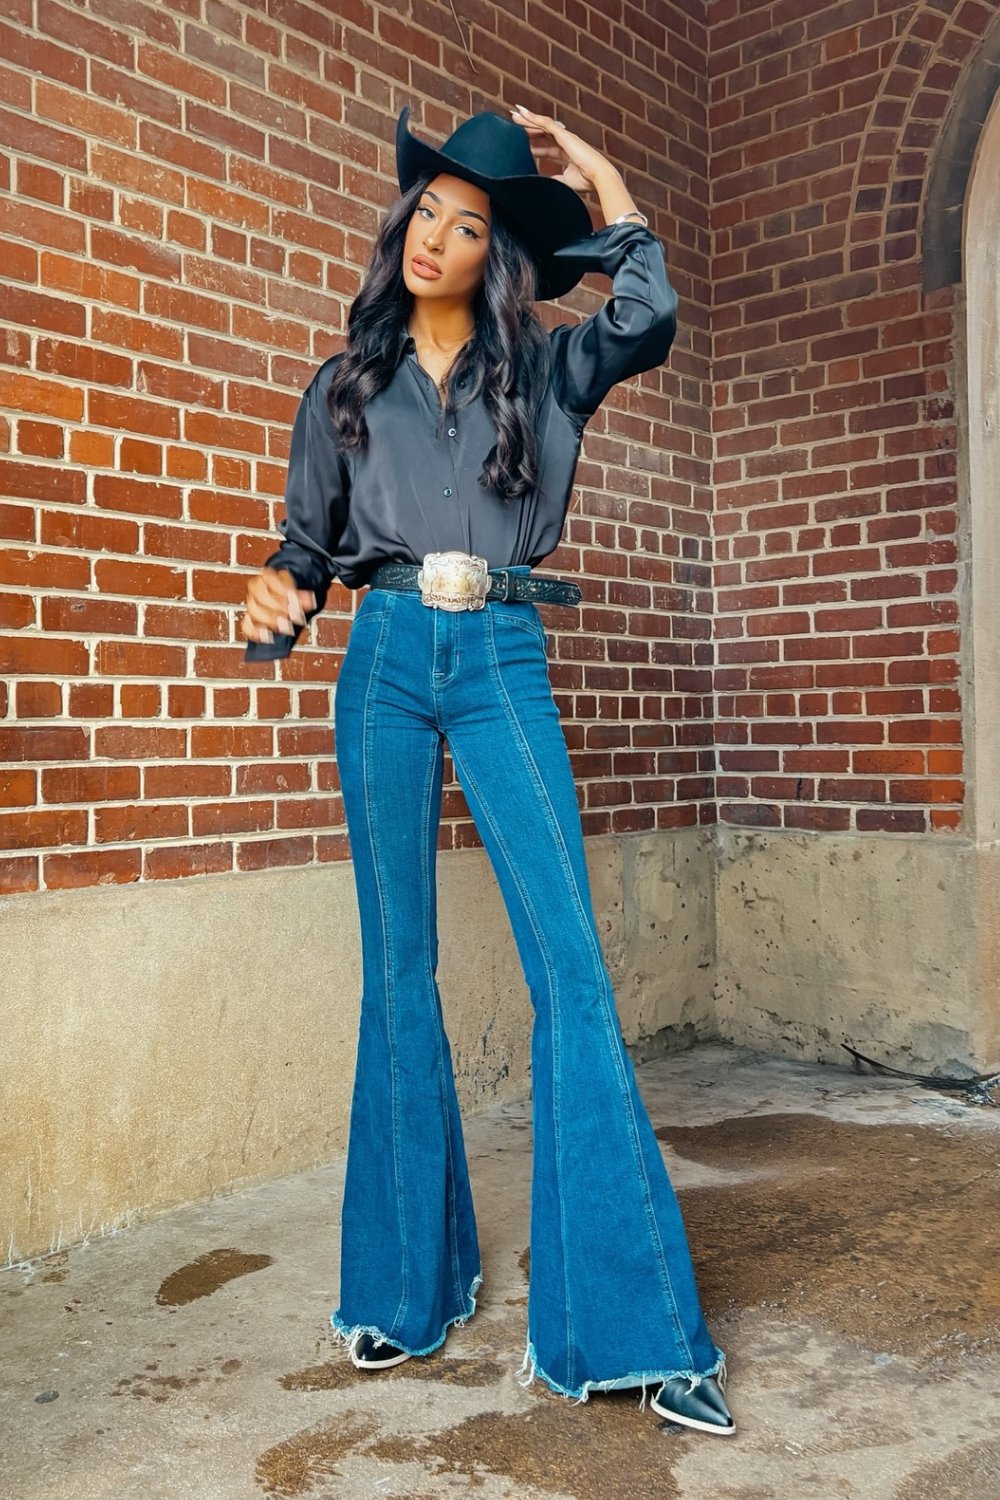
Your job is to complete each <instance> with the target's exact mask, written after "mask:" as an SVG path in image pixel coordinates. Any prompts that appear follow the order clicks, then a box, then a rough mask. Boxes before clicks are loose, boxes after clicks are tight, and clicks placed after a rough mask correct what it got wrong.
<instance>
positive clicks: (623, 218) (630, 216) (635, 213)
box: [608, 208, 649, 229]
mask: <svg viewBox="0 0 1000 1500" xmlns="http://www.w3.org/2000/svg"><path fill="white" fill-rule="evenodd" d="M633 220H638V222H639V223H640V224H642V225H644V226H645V228H647V229H648V228H649V220H648V219H647V218H646V215H645V214H641V213H640V212H639V210H638V209H637V208H632V209H629V211H628V213H627V214H619V215H618V217H617V219H612V220H611V223H610V224H609V225H608V228H609V229H610V228H611V227H612V226H613V225H615V224H630V223H632V221H633Z"/></svg>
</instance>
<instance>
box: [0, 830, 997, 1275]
mask: <svg viewBox="0 0 1000 1500" xmlns="http://www.w3.org/2000/svg"><path fill="white" fill-rule="evenodd" d="M587 860H588V869H589V873H590V880H591V893H592V897H593V903H594V910H595V912H596V913H597V917H598V927H599V931H600V936H601V943H602V947H603V950H604V954H605V958H606V960H607V963H608V968H609V971H610V973H611V977H612V980H613V981H614V986H615V994H616V998H617V1003H618V1009H619V1014H620V1017H621V1022H622V1031H623V1033H624V1036H625V1039H626V1041H627V1042H628V1043H629V1045H630V1050H631V1051H632V1054H633V1056H634V1057H635V1059H636V1060H637V1061H646V1060H648V1059H649V1058H652V1057H655V1056H660V1055H662V1054H663V1053H664V1052H668V1051H675V1050H677V1049H679V1048H684V1047H689V1046H691V1045H693V1044H694V1043H695V1042H696V1041H700V1040H706V1039H712V1038H715V1039H721V1040H726V1041H730V1042H734V1043H737V1044H740V1045H744V1046H752V1047H757V1048H760V1049H761V1050H763V1051H766V1052H769V1053H775V1054H780V1055H784V1056H790V1057H796V1058H801V1059H805V1060H810V1061H816V1062H824V1063H831V1064H833V1065H835V1066H841V1067H848V1066H850V1057H849V1054H848V1053H847V1052H846V1051H845V1050H844V1048H843V1046H842V1045H841V1044H842V1042H844V1041H848V1042H850V1043H851V1045H853V1046H855V1047H857V1048H858V1049H859V1050H860V1051H861V1052H864V1053H866V1054H867V1055H869V1056H872V1057H874V1058H876V1059H878V1060H879V1061H881V1062H885V1063H888V1064H889V1065H890V1066H893V1067H901V1068H907V1069H912V1070H913V1071H917V1072H923V1073H933V1072H940V1073H958V1074H960V1075H967V1074H969V1073H973V1072H987V1071H989V1070H990V1069H991V1068H995V1067H997V1066H998V1065H1000V1004H998V990H1000V848H997V847H996V846H992V847H989V848H986V849H984V848H977V847H976V846H975V845H974V844H972V843H971V842H967V841H962V840H960V839H955V838H947V839H945V838H942V837H940V836H938V837H933V838H926V839H921V838H915V837H910V836H907V837H905V838H901V837H898V836H892V835H883V836H879V837H873V838H867V839H866V838H859V837H857V836H852V837H839V836H835V835H830V834H822V835H818V834H791V833H765V832H753V833H750V832H744V831H740V830H734V829H730V828H717V829H683V830H678V831H676V832H673V833H669V834H667V833H663V834H652V835H646V834H643V835H628V836H624V837H617V838H616V837H611V838H592V839H588V840H587ZM438 884H439V910H440V919H439V927H440V949H441V959H440V964H439V970H438V979H439V984H440V989H441V996H442V1004H443V1007H444V1011H445V1018H446V1024H447V1028H448V1034H449V1038H450V1041H451V1045H452V1056H453V1062H454V1067H455V1076H456V1081H457V1085H458V1090H459V1097H460V1100H461V1103H462V1107H463V1109H464V1110H467V1111H469V1112H475V1111H478V1110H480V1109H484V1108H488V1107H489V1106H490V1105H493V1104H496V1103H499V1102H503V1101H505V1100H510V1099H515V1098H519V1097H523V1096H524V1094H525V1093H526V1092H527V1090H528V1088H529V1086H530V1071H529V1070H530V1036H531V1005H530V1001H529V997H528V994H527V990H526V987H525V984H524V981H523V977H522V973H521V967H520V962H519V959H518V956H517V952H516V949H515V946H514V942H513V938H512V936H511V931H510V926H509V923H508V920H507V915H506V912H505V910H504V907H503V903H502V900H501V897H500V893H499V890H498V887H497V885H496V882H495V880H494V877H493V874H492V870H491V869H490V866H489V863H488V860H487V858H486V855H485V854H484V852H483V851H482V850H475V849H470V850H464V851H459V852H453V853H452V852H449V853H442V855H441V856H440V858H439V861H438ZM0 920H2V923H3V930H4V935H5V959H6V964H5V971H6V975H7V986H6V988H7V995H6V1007H5V1009H6V1014H5V1024H4V1027H3V1030H2V1033H0V1110H2V1126H3V1128H2V1130H0V1231H2V1234H3V1242H2V1245H0V1261H3V1260H6V1261H7V1262H12V1261H18V1260H21V1259H24V1258H27V1257H29V1256H34V1255H39V1254H43V1253H45V1252H48V1251H51V1250H57V1249H60V1248H62V1247H63V1246H65V1245H68V1244H73V1243H79V1242H80V1241H83V1240H86V1239H87V1238H89V1237H91V1236H97V1235H100V1234H103V1233H107V1232H109V1231H111V1230H114V1229H117V1228H121V1227H124V1226H126V1225H128V1224H130V1223H131V1222H133V1221H134V1220H136V1219H137V1218H138V1217H144V1216H146V1215H148V1214H150V1213H152V1212H155V1211H157V1210H160V1209H164V1208H167V1207H170V1206H173V1205H176V1204H178V1203H182V1202H185V1201H189V1200H191V1199H196V1198H203V1197H208V1196H211V1195H212V1194H214V1193H217V1192H221V1191H226V1190H229V1189H232V1188H233V1187H236V1186H238V1185H241V1184H245V1183H249V1182H253V1181H257V1180H260V1179H264V1178H269V1177H277V1176H280V1175H282V1174H284V1173H288V1172H293V1171H298V1170H302V1169H305V1168H308V1167H311V1166H314V1165H316V1164H317V1163H320V1162H324V1161H327V1160H329V1159H330V1157H332V1156H333V1155H334V1154H335V1153H336V1152H338V1151H340V1150H341V1149H342V1148H343V1146H344V1144H345V1140H346V1129H347V1119H348V1111H349V1106H350V1094H351V1084H352V1079H353V1072H354V1056H355V1041H356V1033H357V1015H358V1004H359V999H360V973H361V953H360V934H359V930H358V921H357V909H356V898H355V892H354V880H353V874H352V870H351V866H350V865H349V864H331V865H327V866H324V867H321V868H310V869H304V870H280V871H265V872H261V873H259V874H252V875H245V876H241V877H240V879H239V880H233V879H232V878H230V877H221V876H220V877H206V878H203V879H196V880H180V881H175V882H167V881H156V882H150V883H149V884H139V885H130V886H112V887H107V888H105V889H99V890H95V889H87V890H83V891H77V892H74V891H62V892H51V893H47V894H42V895H30V896H18V897H10V898H7V899H6V900H4V901H3V902H0Z"/></svg>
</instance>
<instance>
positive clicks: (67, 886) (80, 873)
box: [42, 849, 142, 891]
mask: <svg viewBox="0 0 1000 1500" xmlns="http://www.w3.org/2000/svg"><path fill="white" fill-rule="evenodd" d="M42 872H43V883H44V886H45V889H46V890H50V891H64V890H73V889H77V888H79V887H81V886H92V885H127V884H128V883H129V882H131V881H133V880H138V879H139V878H140V875H141V872H142V852H141V850H139V849H87V850H85V851H81V852H80V853H77V854H47V855H44V856H43V859H42Z"/></svg>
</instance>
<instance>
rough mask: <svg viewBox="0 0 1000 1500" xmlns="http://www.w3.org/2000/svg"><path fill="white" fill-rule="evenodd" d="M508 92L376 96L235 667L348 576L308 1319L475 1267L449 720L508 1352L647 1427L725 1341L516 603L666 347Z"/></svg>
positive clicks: (654, 275) (700, 1390) (720, 1420)
mask: <svg viewBox="0 0 1000 1500" xmlns="http://www.w3.org/2000/svg"><path fill="white" fill-rule="evenodd" d="M512 113H513V119H512V120H506V119H503V118H501V117H500V116H497V115H494V114H485V113H484V114H477V115H473V116H472V117H471V118H470V119H469V120H466V121H465V122H464V123H463V124H462V125H461V126H460V127H459V129H458V130H456V131H455V133H454V134H453V135H452V136H451V137H450V138H449V140H448V141H446V142H445V144H444V146H443V147H442V148H441V149H440V150H435V149H433V148H432V147H430V146H429V145H427V144H426V143H425V142H423V141H420V140H419V139H418V138H417V137H415V136H414V135H413V134H412V133H411V132H410V130H409V126H408V111H407V110H404V111H403V113H402V115H401V116H400V120H399V125H398V129H397V140H396V156H397V171H398V176H399V183H400V189H401V193H402V196H401V197H400V198H399V200H398V201H397V202H396V203H395V205H394V206H393V207H392V208H391V209H390V210H389V211H388V213H387V214H386V216H385V219H384V220H383V222H382V224H381V226H380V228H379V231H378V235H377V238H376V243H375V247H374V252H373V256H372V261H371V266H370V268H369V272H368V276H367V278H366V280H365V283H364V286H363V287H362V290H361V292H360V293H359V295H358V297H357V298H356V300H355V302H354V304H353V306H352V308H351V312H350V317H349V325H348V327H349V333H348V344H347V348H346V350H345V351H344V352H343V353H342V354H339V355H335V356H334V357H333V358H332V359H329V360H327V361H326V363H325V364H324V365H323V366H322V367H321V369H320V370H319V371H318V372H317V374H316V376H315V378H314V379H313V381H312V383H311V384H310V386H309V388H308V390H307V391H306V393H305V395H304V396H303V398H302V402H301V405H300V407H299V411H298V414H297V417H296V421H295V425H294V429H293V435H292V446H291V455H290V460H289V470H288V484H287V490H286V511H287V514H286V519H285V520H284V521H283V522H282V523H281V526H280V529H281V531H282V533H283V535H284V541H283V542H282V545H281V547H280V548H279V549H278V551H277V552H276V553H275V554H274V555H273V556H272V557H270V558H268V560H267V563H266V564H265V566H264V567H263V568H262V570H261V571H260V573H259V574H258V575H257V576H256V577H254V578H252V579H251V580H250V584H249V587H248V592H247V603H246V613H245V615H244V617H243V621H242V633H243V635H244V636H245V638H246V639H247V641H248V642H249V644H248V646H247V648H246V657H247V660H250V661H261V660H269V659H272V658H275V657H282V656H286V655H287V654H288V652H289V651H290V650H291V648H292V645H293V644H294V642H295V640H296V639H297V638H298V635H299V634H300V632H301V629H302V627H303V625H304V624H305V623H306V622H307V620H308V619H309V618H311V616H312V615H313V614H315V613H316V612H317V611H318V610H319V609H321V608H322V607H323V604H324V603H325V600H326V594H327V590H328V587H329V584H330V581H331V579H332V578H334V577H336V578H338V579H339V580H340V582H341V583H343V584H344V585H345V586H346V587H348V588H360V587H361V586H363V585H369V586H370V587H369V589H368V592H367V593H366V594H365V596H364V598H363V599H362V601H361V604H360V607H359V609H358V611H357V614H356V616H355V619H354V622H353V625H352V628H351V634H350V638H349V642H348V647H347V651H346V654H345V657H344V660H343V664H342V666H341V670H340V674H339V677H338V680H337V690H336V696H335V707H334V730H335V737H336V750H337V759H338V763H339V770H340V781H341V789H342V792H343V799H344V811H345V816H346V820H347V826H348V831H349V835H350V841H351V850H352V854H353V860H354V875H355V880H356V884H357V893H358V902H359V909H360V918H361V931H362V950H363V993H362V1001H361V1021H360V1033H359V1042H358V1055H357V1068H356V1073H355V1081H354V1094H353V1101H352V1108H351V1122H350V1135H349V1145H348V1160H347V1177H346V1184H345V1190H344V1207H343V1218H342V1231H341V1233H342V1256H341V1299H340V1305H339V1307H338V1308H337V1310H336V1311H335V1312H334V1313H333V1315H332V1318H331V1321H332V1324H333V1327H334V1329H335V1331H336V1332H337V1333H338V1335H339V1336H340V1337H341V1338H342V1339H343V1340H344V1341H345V1342H347V1343H348V1344H349V1346H350V1351H351V1358H352V1359H353V1361H354V1363H355V1364H356V1365H358V1366H359V1368H362V1369H384V1368H387V1367H389V1366H391V1365H395V1364H399V1363H401V1362H402V1361H403V1360H406V1359H410V1358H413V1357H415V1356H419V1355H422V1354H427V1353H429V1352H430V1351H431V1350H433V1349H436V1348H438V1347H439V1346H440V1344H441V1343H443V1341H444V1339H445V1336H446V1331H447V1329H448V1327H449V1326H450V1325H451V1324H453V1323H460V1322H464V1321H465V1319H466V1318H468V1317H469V1316H470V1315H471V1313H472V1311H473V1309H474V1307H475V1293H476V1290H477V1288H478V1286H479V1285H480V1282H481V1280H482V1277H481V1274H480V1261H479V1248H478V1240H477V1236H476V1224H475V1217H474V1213H473V1204H472V1198H471V1194H470V1189H469V1178H468V1173H467V1167H466V1159H465V1152H464V1147H463V1137H462V1126H461V1120H460V1117H459V1111H458V1105H457V1101H456V1095H455V1085H454V1080H453V1077H452V1069H451V1057H450V1051H449V1046H448V1040H447V1037H446V1035H445V1033H444V1029H443V1026H442V1020H441V1006H440V999H439V995H438V988H437V982H436V979H435V973H436V967H437V956H438V946H437V914H436V909H435V856H436V850H437V831H438V823H439V818H440V806H441V783H442V765H443V750H442V746H443V743H444V739H445V737H447V741H448V746H449V750H450V752H451V756H452V759H453V762H454V765H455V770H456V773H457V775H458V778H459V780H460V782H461V785H462V788H463V791H464V793H465V796H466V799H467V801H468V804H469V808H470V810H471V812H472V815H473V817H474V819H475V822H476V826H477V828H478V830H479V833H480V835H481V837H482V839H483V843H484V845H485V847H486V849H487V852H488V854H489V857H490V859H491V862H492V864H493V868H494V870H495V872H496V875H497V879H498V882H499V884H500V887H501V891H502V893H503V896H504V900H505V902H506V906H507V910H508V913H509V916H510V919H511V924H512V927H513V930H514V935H515V938H516V941H517V945H518V951H519V955H520V959H521V962H522V965H523V969H524V973H525V977H526V980H527V983H528V986H529V990H530V993H531V998H532V1002H533V1005H534V1011H535V1017H534V1027H533V1032H532V1100H533V1104H532V1107H533V1122H534V1157H533V1171H532V1199H531V1277H530V1287H529V1299H528V1342H527V1348H526V1352H525V1363H524V1365H523V1366H522V1369H524V1370H526V1371H527V1379H528V1381H530V1380H532V1379H533V1378H534V1376H535V1375H536V1374H538V1375H540V1376H541V1377H542V1379H543V1380H545V1381H546V1383H547V1384H548V1385H549V1386H550V1387H551V1388H552V1389H553V1390H555V1391H558V1392H560V1393H562V1394H563V1395H566V1396H576V1397H577V1398H578V1399H581V1400H585V1399H586V1398H587V1396H588V1394H589V1392H590V1391H591V1390H611V1389H620V1388H625V1387H633V1386H634V1387H638V1386H641V1387H642V1389H643V1399H644V1400H645V1390H646V1387H647V1386H650V1385H652V1386H655V1395H654V1397H653V1400H652V1406H653V1408H654V1410H656V1411H657V1412H658V1413H659V1414H660V1415H662V1416H664V1417H669V1418H670V1419H671V1420H673V1421H676V1422H680V1423H681V1424H683V1425H688V1426H691V1427H694V1428H698V1429H699V1430H701V1431H706V1432H712V1433H716V1434H724V1435H728V1434H730V1433H732V1432H733V1431H734V1430H735V1427H734V1423H733V1419H732V1416H731V1414H730V1412H729V1409H728V1407H727V1405H726V1402H725V1398H724V1396H723V1395H722V1390H721V1386H722V1385H723V1384H724V1379H725V1356H724V1354H723V1352H722V1350H721V1349H719V1348H718V1347H717V1346H716V1345H715V1344H714V1343H713V1342H712V1340H711V1338H710V1336H709V1333H708V1329H707V1327H706V1326H705V1322H704V1318H703V1316H702V1313H701V1309H700V1306H699V1301H698V1292H697V1288H696V1284H695V1278H694V1271H693V1268H692V1265H691V1260H690V1254H689V1250H688V1245H687V1240H686V1235H685V1230H684V1226H683V1221H682V1219H681V1215H680V1210H679V1207H678V1204H677V1200H676V1197H675V1195H674V1192H673V1189H672V1187H671V1184H670V1181H669V1178H668V1176H667V1172H666V1169H665V1167H664V1164H663V1159H662V1157H661V1154H660V1150H659V1146H658V1144H657V1141H656V1138H655V1136H654V1133H653V1130H652V1127H651V1125H650V1122H649V1118H648V1116H647V1114H646V1111H645V1108H644V1106H643V1104H642V1100H641V1098H640V1096H639V1094H638V1091H637V1089H636V1085H635V1079H634V1075H633V1070H632V1065H631V1061H630V1059H629V1057H628V1054H627V1053H626V1051H625V1048H624V1045H623V1042H622V1036H621V1031H620V1027H619V1023H618V1018H617V1015H616V1012H615V1005H614V997H613V994H612V989H611V981H610V978H609V975H608V972H607V969H606V967H605V965H604V961H603V957H602V953H601V948H600V943H599V941H598V935H597V930H596V926H595V921H594V914H593V909H592V905H591V896H590V891H589V886H588V875H587V869H586V864H585V859H584V847H583V838H582V829H581V824H580V816H579V810H578V806H577V799H576V791H575V787H574V783H573V776H572V771H571V767H570V762H569V756H568V753H567V748H566V742H565V739H564V737H563V733H562V729H561V725H560V721H559V716H558V712H557V709H556V705H555V703H554V700H553V697H552V691H551V686H550V683H549V678H548V670H547V659H546V636H545V631H544V627H543V624H542V620H541V616H540V615H539V613H538V609H537V607H536V603H535V601H536V600H547V601H549V602H553V603H563V604H570V605H571V604H575V603H576V602H577V601H578V599H579V598H580V590H579V588H578V587H577V586H576V585H575V584H572V583H569V582H565V581H560V580H557V579H552V578H548V579H546V578H542V577H532V576H529V575H531V570H532V568H533V567H534V566H535V565H536V564H537V563H538V562H540V561H541V560H542V559H543V558H544V557H546V556H547V555H548V554H549V553H550V552H552V551H553V549H554V548H555V547H556V545H557V544H558V541H559V537H560V534H561V532H562V528H563V524H564V520H565V515H566V510H567V506H568V501H569V496H570V491H571V486H572V480H573V472H574V469H575V466H576V460H577V455H578V452H579V447H580V441H581V437H582V434H583V430H584V427H585V425H586V423H587V421H588V419H589V418H590V417H591V416H592V414H593V413H594V411H595V410H596V409H597V407H598V405H599V404H600V402H601V401H602V400H603V398H604V396H605V395H606V394H607V392H608V390H609V389H610V388H611V386H612V385H614V384H615V382H616V381H618V380H622V379H624V378H625V377H627V376H630V375H634V374H637V373H639V372H640V371H643V370H647V369H650V368H653V367H654V366H656V365H658V364H660V363H661V362H662V361H663V360H664V359H665V357H666V354H667V351H668V349H669V347H670V344H671V342H672V339H673V335H674V330H675V326H676V323H675V306H676V298H675V296H674V293H673V291H672V289H671V287H670V285H669V282H668V281H667V278H666V272H665V269H664V262H663V251H662V247H661V245H660V243H659V241H658V240H657V239H655V238H654V236H653V235H652V234H650V233H649V231H648V229H647V228H645V224H646V220H645V219H644V217H643V216H642V215H641V214H640V213H639V211H638V210H637V209H636V207H635V204H634V202H633V200H632V198H631V196H630V195H629V193H628V190H627V188H626V186H625V184H624V182H623V181H622V178H621V176H620V174H619V173H618V171H617V170H616V169H615V167H614V166H612V164H611V163H610V162H609V161H608V160H607V159H606V158H605V157H604V156H602V155H601V153H600V152H598V151H596V150H595V149H593V148H592V147H590V146H588V145H587V144H586V143H585V142H584V141H583V140H582V139H581V138H580V137H579V136H577V135H574V134H573V133H572V132H571V131H569V130H567V129H566V128H565V127H564V126H563V125H562V124H561V123H560V122H558V121H557V120H554V119H550V118H548V117H546V116H542V115H537V114H532V113H530V112H529V111H527V110H524V109H520V108H519V109H517V110H515V111H513V112H512ZM532 146H534V147H535V150H536V151H537V154H538V155H539V156H552V155H555V156H556V157H558V158H560V159H561V161H562V163H563V166H564V170H563V171H562V173H561V175H559V176H557V177H546V176H543V175H542V174H541V173H540V172H539V171H538V167H537V165H536V162H535V157H534V154H533V151H532ZM588 189H593V190H595V191H596V193H597V195H598V198H599V200H600V205H601V211H602V213H603V215H604V219H605V224H606V227H605V228H604V229H603V230H601V231H599V232H597V233H592V232H591V225H590V216H589V214H588V212H587V210H586V208H585V207H584V205H583V202H582V200H581V198H580V197H579V196H578V192H577V190H580V191H584V190H588ZM591 269H602V270H604V271H605V272H606V273H607V274H609V275H610V276H611V277H612V279H613V294H612V297H611V299H610V301H609V302H608V303H607V304H606V306H604V307H602V308H601V309H600V310H599V311H598V312H597V313H595V314H594V315H593V316H592V317H590V318H588V319H587V320H586V321H585V322H583V323H582V324H580V325H579V326H576V327H567V326H561V327H558V328H556V329H554V330H553V331H552V332H551V334H546V332H545V330H544V328H543V327H542V325H541V323H540V322H539V321H538V320H537V318H536V316H535V313H534V311H533V302H534V300H535V299H536V298H537V297H556V296H560V295H561V294H562V293H564V292H566V291H567V290H569V288H570V287H572V286H573V285H575V284H576V282H577V281H579V279H580V278H581V276H583V275H584V274H585V272H586V271H587V270H591ZM716 1376H717V1377H718V1379H716V1378H715V1377H716Z"/></svg>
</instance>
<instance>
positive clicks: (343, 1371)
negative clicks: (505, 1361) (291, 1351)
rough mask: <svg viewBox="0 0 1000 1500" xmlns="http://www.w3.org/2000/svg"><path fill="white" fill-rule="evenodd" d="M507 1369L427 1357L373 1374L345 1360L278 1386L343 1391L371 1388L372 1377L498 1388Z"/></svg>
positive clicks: (297, 1372) (302, 1373) (293, 1376)
mask: <svg viewBox="0 0 1000 1500" xmlns="http://www.w3.org/2000/svg"><path fill="white" fill-rule="evenodd" d="M505 1370H506V1367H505V1366H504V1365H501V1364H498V1363H497V1361H496V1360H495V1359H464V1358H449V1357H442V1356H440V1355H435V1354H428V1355H425V1356H423V1357H422V1358H421V1359H410V1360H407V1362H406V1364H405V1365H397V1366H396V1367H395V1368H394V1369H391V1370H383V1371H381V1372H380V1373H378V1374H374V1372H373V1371H371V1370H359V1369H358V1368H357V1367H356V1366H355V1365H352V1364H351V1361H350V1360H349V1359H348V1358H347V1357H346V1355H345V1357H344V1358H343V1359H339V1360H330V1361H328V1362H327V1363H326V1364H322V1365H311V1366H309V1367H308V1368H307V1369H305V1370H295V1371H293V1372H292V1373H291V1374H289V1375H282V1376H281V1377H280V1378H279V1380H278V1384H279V1385H280V1386H281V1387H282V1388H283V1389H284V1390H286V1391H342V1390H344V1389H345V1388H347V1387H349V1386H354V1385H366V1384H367V1385H371V1383H372V1379H373V1374H374V1378H375V1379H376V1380H379V1381H384V1380H424V1381H432V1382H434V1383H436V1384H439V1385H460V1386H487V1385H496V1383H497V1381H498V1380H500V1379H502V1377H503V1375H504V1373H505Z"/></svg>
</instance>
